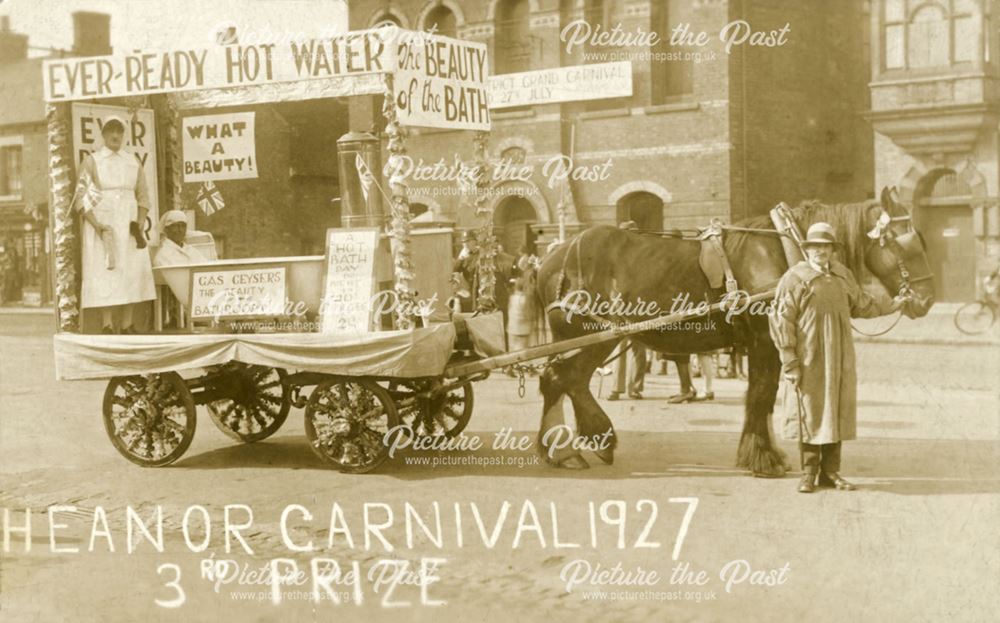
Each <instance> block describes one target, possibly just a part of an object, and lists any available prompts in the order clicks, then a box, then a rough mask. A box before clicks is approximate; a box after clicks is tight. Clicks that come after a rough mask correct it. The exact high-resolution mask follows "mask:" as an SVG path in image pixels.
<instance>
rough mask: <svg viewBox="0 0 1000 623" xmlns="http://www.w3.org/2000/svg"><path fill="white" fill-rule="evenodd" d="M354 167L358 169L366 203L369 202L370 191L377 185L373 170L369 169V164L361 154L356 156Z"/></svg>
mask: <svg viewBox="0 0 1000 623" xmlns="http://www.w3.org/2000/svg"><path fill="white" fill-rule="evenodd" d="M354 166H355V167H357V169H358V178H359V179H360V180H361V194H362V195H364V196H365V202H367V201H368V190H369V189H370V188H371V187H372V184H374V183H375V176H374V175H372V170H371V169H369V168H368V163H366V162H365V160H364V158H362V157H361V154H355V155H354Z"/></svg>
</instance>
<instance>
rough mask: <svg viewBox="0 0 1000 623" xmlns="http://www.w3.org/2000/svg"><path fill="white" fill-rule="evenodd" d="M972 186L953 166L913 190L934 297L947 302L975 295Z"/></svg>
mask: <svg viewBox="0 0 1000 623" xmlns="http://www.w3.org/2000/svg"><path fill="white" fill-rule="evenodd" d="M972 195H973V193H972V189H971V188H970V187H969V184H968V183H967V182H966V181H965V180H964V179H963V176H961V175H956V173H955V172H954V171H952V170H951V169H936V170H934V171H931V172H930V173H928V174H927V175H926V176H924V178H923V179H922V180H920V182H919V183H918V184H917V188H916V189H915V191H914V195H913V196H914V203H915V204H916V209H915V210H914V214H913V220H914V225H915V226H916V227H917V229H918V230H920V232H921V233H922V234H923V236H924V240H925V242H926V244H927V259H928V261H929V262H930V268H931V271H932V272H933V273H934V294H935V298H937V300H939V301H944V302H959V301H971V300H973V299H975V297H976V239H975V234H974V231H973V222H972V206H971V205H970V204H971V202H972V200H973V196H972Z"/></svg>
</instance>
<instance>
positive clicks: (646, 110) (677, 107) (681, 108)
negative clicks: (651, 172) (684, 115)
mask: <svg viewBox="0 0 1000 623" xmlns="http://www.w3.org/2000/svg"><path fill="white" fill-rule="evenodd" d="M637 110H638V111H641V114H644V115H659V114H662V113H670V112H688V111H692V110H701V104H699V103H698V102H677V103H674V104H655V105H653V106H645V107H643V108H638V109H637Z"/></svg>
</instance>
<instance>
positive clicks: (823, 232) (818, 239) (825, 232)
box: [802, 222, 837, 246]
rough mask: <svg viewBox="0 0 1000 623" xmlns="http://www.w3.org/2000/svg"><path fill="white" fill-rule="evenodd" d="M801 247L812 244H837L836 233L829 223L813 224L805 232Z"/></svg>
mask: <svg viewBox="0 0 1000 623" xmlns="http://www.w3.org/2000/svg"><path fill="white" fill-rule="evenodd" d="M802 244H803V246H805V245H813V244H837V232H836V231H835V230H834V229H833V226H832V225H830V224H829V223H823V222H818V223H813V224H812V225H810V226H809V231H807V232H806V239H805V240H803V241H802Z"/></svg>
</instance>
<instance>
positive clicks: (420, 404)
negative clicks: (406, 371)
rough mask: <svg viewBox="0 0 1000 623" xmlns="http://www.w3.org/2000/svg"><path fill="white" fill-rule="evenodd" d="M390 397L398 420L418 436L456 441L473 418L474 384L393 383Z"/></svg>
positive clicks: (417, 381)
mask: <svg viewBox="0 0 1000 623" xmlns="http://www.w3.org/2000/svg"><path fill="white" fill-rule="evenodd" d="M389 394H390V395H391V396H392V398H393V400H395V402H396V404H397V405H398V406H397V409H398V410H399V419H400V421H401V422H402V423H403V424H406V425H407V426H409V427H410V429H411V430H412V431H413V433H414V434H415V435H417V436H425V435H431V436H436V435H444V436H445V437H455V436H457V435H458V434H459V433H461V432H462V431H463V430H465V427H466V426H467V425H468V424H469V418H471V417H472V406H473V392H472V383H471V382H469V381H466V382H465V383H461V384H456V382H455V381H454V380H452V381H450V382H449V381H442V380H441V379H430V380H406V381H392V382H391V383H389Z"/></svg>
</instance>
